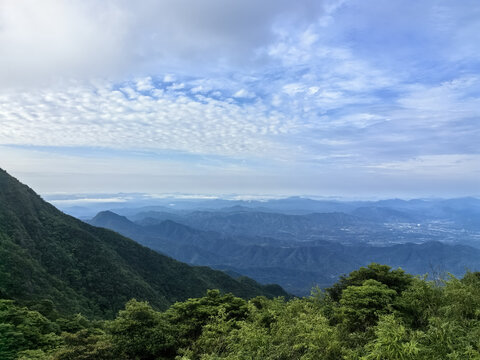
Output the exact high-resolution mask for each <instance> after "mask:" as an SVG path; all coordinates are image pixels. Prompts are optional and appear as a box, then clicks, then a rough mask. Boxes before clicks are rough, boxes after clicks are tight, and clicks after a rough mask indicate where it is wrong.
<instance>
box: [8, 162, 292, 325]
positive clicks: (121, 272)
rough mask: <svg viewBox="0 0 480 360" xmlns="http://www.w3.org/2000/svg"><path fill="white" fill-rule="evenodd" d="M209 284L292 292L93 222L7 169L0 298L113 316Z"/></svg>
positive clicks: (162, 304)
mask: <svg viewBox="0 0 480 360" xmlns="http://www.w3.org/2000/svg"><path fill="white" fill-rule="evenodd" d="M122 232H123V231H122ZM207 289H220V290H221V291H223V292H232V293H233V294H235V295H237V296H242V297H245V298H249V297H253V296H257V295H265V296H270V297H271V296H280V295H287V293H285V291H283V289H281V288H280V287H279V286H277V285H268V286H264V285H260V284H258V283H256V282H255V281H253V280H251V279H248V278H245V277H240V278H237V279H234V278H232V277H230V276H229V275H227V274H226V273H225V272H222V271H215V270H212V269H210V268H207V267H192V266H189V265H187V264H184V263H182V262H179V261H177V260H174V259H172V258H170V257H167V256H164V255H161V254H159V253H158V252H156V251H153V250H151V249H149V248H147V247H144V246H142V245H140V244H138V243H137V242H135V241H133V240H131V239H129V238H127V237H124V236H122V235H120V234H118V233H116V232H113V231H111V230H107V229H103V228H98V227H94V226H92V225H89V224H86V223H84V222H82V221H80V220H78V219H76V218H74V217H71V216H69V215H66V214H64V213H62V212H61V211H59V210H57V209H56V208H55V207H54V206H52V205H50V204H49V203H47V202H45V201H44V200H43V199H42V198H41V197H40V196H39V195H37V194H36V193H35V192H34V191H33V190H32V189H30V188H29V187H28V186H26V185H23V184H21V183H20V182H19V181H18V180H16V179H15V178H13V177H12V176H10V175H9V174H7V173H6V172H5V171H3V170H0V298H6V299H13V300H16V301H18V302H19V303H21V304H27V305H28V304H30V303H31V304H33V303H38V302H39V301H42V300H48V301H50V302H52V303H53V305H54V306H56V308H57V309H58V311H59V312H64V313H77V312H82V313H84V314H86V315H90V316H107V317H109V316H110V317H111V316H113V315H114V314H115V313H116V312H117V311H118V310H119V309H120V308H122V307H123V306H124V304H125V302H126V301H128V300H130V299H131V298H137V299H138V300H147V301H149V302H150V303H151V304H152V305H153V306H154V307H156V308H160V309H164V308H166V307H167V306H169V305H170V304H172V303H174V302H176V301H181V300H185V299H187V298H190V297H198V296H202V295H204V293H205V292H206V290H207Z"/></svg>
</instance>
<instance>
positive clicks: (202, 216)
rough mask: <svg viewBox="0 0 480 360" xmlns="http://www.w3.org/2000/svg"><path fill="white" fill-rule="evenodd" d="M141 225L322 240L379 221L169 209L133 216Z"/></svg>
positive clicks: (320, 215)
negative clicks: (179, 225)
mask: <svg viewBox="0 0 480 360" xmlns="http://www.w3.org/2000/svg"><path fill="white" fill-rule="evenodd" d="M132 219H136V220H137V221H136V222H137V223H138V224H140V225H147V224H148V225H152V224H155V223H156V222H157V223H159V222H162V221H164V220H173V221H175V222H180V223H182V224H185V225H188V226H191V227H194V228H196V229H200V230H204V231H215V232H218V233H220V234H224V235H232V236H250V237H259V236H260V237H273V238H277V239H296V240H300V241H305V240H311V239H318V238H321V237H322V236H323V235H326V234H328V233H330V232H331V231H338V230H339V229H342V228H345V227H352V226H355V227H356V228H357V229H359V228H361V227H368V228H369V229H373V228H375V227H376V224H374V223H372V222H370V221H369V220H366V219H361V218H359V217H356V216H353V215H349V214H344V213H313V214H305V215H289V214H279V213H273V212H259V211H234V210H232V211H224V210H220V211H194V212H189V213H186V214H183V215H180V214H168V213H165V212H160V213H155V212H149V213H140V214H137V215H135V216H133V217H132Z"/></svg>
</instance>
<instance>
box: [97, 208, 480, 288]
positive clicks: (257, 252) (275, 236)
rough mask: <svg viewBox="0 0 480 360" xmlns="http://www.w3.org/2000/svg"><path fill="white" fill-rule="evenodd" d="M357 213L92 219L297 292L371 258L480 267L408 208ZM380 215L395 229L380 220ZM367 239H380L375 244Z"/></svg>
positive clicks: (185, 257)
mask: <svg viewBox="0 0 480 360" xmlns="http://www.w3.org/2000/svg"><path fill="white" fill-rule="evenodd" d="M354 212H355V213H356V214H357V215H352V214H344V213H338V212H335V213H313V214H305V215H290V214H278V213H272V212H260V211H256V210H252V209H243V208H238V207H235V208H229V209H219V210H217V211H214V210H210V211H192V212H185V213H167V212H165V211H159V212H156V211H153V210H151V209H150V210H149V211H143V209H142V210H141V211H140V212H139V213H137V214H133V215H130V216H129V217H125V216H121V215H119V214H116V213H114V212H112V211H104V212H100V213H99V214H97V215H96V216H95V217H94V218H93V219H91V220H90V223H91V224H93V225H95V226H100V227H106V228H110V229H112V230H115V231H118V232H119V233H121V234H124V235H126V236H129V237H131V238H132V239H135V240H136V241H138V242H140V243H141V244H143V245H145V246H148V247H150V248H152V249H154V250H156V251H158V252H161V253H164V254H167V255H169V256H172V257H174V258H176V259H178V260H181V261H184V262H187V263H190V264H196V265H208V266H211V267H213V268H217V269H222V270H225V271H227V272H229V273H231V274H242V275H246V276H249V277H252V278H254V279H255V280H257V281H259V282H261V283H272V282H273V283H278V284H280V285H281V286H282V287H284V288H285V289H286V290H287V291H289V292H292V293H294V294H297V295H306V294H308V293H309V291H310V289H311V288H312V287H313V286H316V285H318V286H320V287H327V286H330V285H331V284H333V283H334V282H335V281H336V280H337V279H338V278H339V276H341V275H342V274H345V273H348V272H350V271H352V270H354V269H355V268H358V267H359V266H364V265H367V264H369V263H371V262H377V263H382V264H388V265H390V266H392V267H402V268H403V269H405V270H406V271H408V272H411V273H414V274H425V273H429V274H430V275H431V276H442V275H445V273H446V272H450V273H453V274H455V275H463V273H464V272H465V271H466V270H467V269H469V270H472V271H473V270H478V269H480V249H477V248H475V247H472V246H469V245H466V244H462V243H452V242H451V243H448V242H445V241H438V240H439V239H440V240H446V237H445V234H444V233H442V232H440V233H439V234H437V233H436V232H432V231H430V232H428V231H427V232H423V230H421V229H422V226H419V224H417V223H413V224H412V223H403V221H406V220H410V215H409V214H408V213H407V212H405V213H404V212H401V211H397V210H391V209H388V208H381V207H371V208H365V207H360V208H358V209H357V210H356V211H354ZM379 218H380V220H379ZM385 218H388V219H390V220H391V221H397V222H398V224H400V225H401V226H400V228H393V229H392V228H391V227H389V226H387V225H385V224H384V223H383V221H384V220H385ZM400 221H401V222H400ZM410 221H411V220H410ZM405 224H407V225H405ZM419 229H420V230H419ZM442 234H443V237H442ZM372 239H377V240H378V242H377V243H374V244H372V242H371V241H372ZM395 239H396V240H397V241H399V243H397V242H395V241H392V240H395Z"/></svg>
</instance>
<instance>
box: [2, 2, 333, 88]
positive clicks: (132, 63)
mask: <svg viewBox="0 0 480 360" xmlns="http://www.w3.org/2000/svg"><path fill="white" fill-rule="evenodd" d="M323 8H324V5H323V2H322V1H320V2H319V1H315V0H300V1H296V2H294V3H293V2H291V1H289V0H265V1H262V2H258V1H254V0H244V1H234V0H227V1H225V0H205V1H201V2H199V1H188V0H176V1H153V0H145V1H140V2H126V1H120V0H106V1H101V2H98V1H93V0H74V1H67V2H65V1H61V0H45V1H41V2H38V1H34V0H4V1H2V2H1V3H0V49H1V51H2V54H1V57H0V83H1V84H2V85H3V86H4V87H5V86H14V85H15V86H16V85H18V84H25V85H31V84H34V83H36V82H43V83H44V82H45V81H50V80H52V79H57V78H58V77H67V78H68V77H77V78H85V77H91V76H100V75H102V76H105V75H107V76H121V75H125V74H127V75H128V74H144V73H148V72H150V73H151V72H152V71H156V72H158V69H159V68H161V69H163V71H168V68H170V69H175V70H183V71H185V70H186V69H189V70H190V71H193V70H195V69H197V70H198V69H200V68H203V69H208V68H212V66H218V65H221V64H223V65H226V64H232V63H249V62H251V59H254V58H255V54H256V52H257V50H258V49H259V48H262V47H265V46H267V45H269V44H270V43H271V42H272V41H273V40H274V38H275V37H274V34H273V32H272V28H273V26H274V24H277V23H279V22H281V23H289V24H295V26H300V27H303V26H306V25H307V24H308V23H310V22H314V21H316V19H317V18H318V17H319V16H320V15H321V14H322V13H323ZM167 78H168V77H167Z"/></svg>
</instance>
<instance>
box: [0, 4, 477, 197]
mask: <svg viewBox="0 0 480 360" xmlns="http://www.w3.org/2000/svg"><path fill="white" fill-rule="evenodd" d="M478 139H480V3H479V2H478V1H468V0H466V1H428V0H427V1H421V2H419V1H413V0H412V1H410V0H406V1H394V0H392V1H380V0H378V1H374V0H364V1H347V0H345V1H333V0H331V1H310V0H305V1H287V0H265V1H261V2H258V1H253V0H243V1H233V0H204V1H187V0H176V1H167V0H164V1H149V0H145V1H142V2H139V4H134V2H126V1H69V2H64V1H53V0H47V1H42V2H36V1H28V0H20V1H13V0H7V1H4V2H2V3H1V4H0V167H2V168H5V169H6V170H7V171H10V172H11V173H12V174H14V175H16V176H17V177H19V178H20V179H21V180H22V181H25V182H27V183H29V184H30V185H31V186H32V187H33V188H34V189H36V190H38V191H39V192H41V193H52V192H72V193H73V192H85V193H88V192H92V193H93V192H111V193H115V192H151V193H157V194H159V193H172V192H185V193H203V194H226V193H238V194H277V195H318V196H322V195H323V196H345V197H426V196H441V197H450V196H465V195H474V196H479V195H480V185H479V184H480V181H479V180H480V146H478V144H479V143H480V142H479V140H478Z"/></svg>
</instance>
